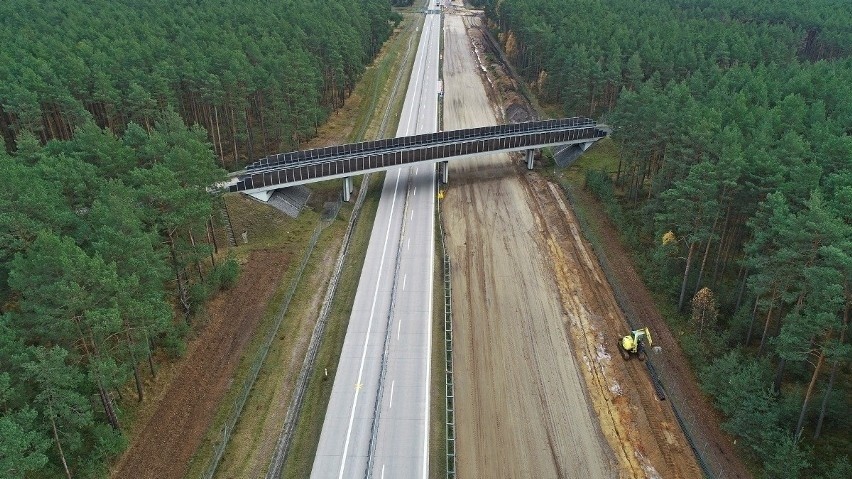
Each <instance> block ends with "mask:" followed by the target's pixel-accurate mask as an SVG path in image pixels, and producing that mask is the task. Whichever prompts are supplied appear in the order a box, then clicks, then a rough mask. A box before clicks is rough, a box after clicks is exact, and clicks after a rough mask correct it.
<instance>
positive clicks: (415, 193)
mask: <svg viewBox="0 0 852 479" xmlns="http://www.w3.org/2000/svg"><path fill="white" fill-rule="evenodd" d="M411 196H417V187H416V186H415V187H414V192H413V193H411Z"/></svg>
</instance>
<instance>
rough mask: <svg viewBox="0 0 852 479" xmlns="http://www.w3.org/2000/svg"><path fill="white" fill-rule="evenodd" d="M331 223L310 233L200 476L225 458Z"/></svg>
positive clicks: (208, 476)
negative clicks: (241, 416)
mask: <svg viewBox="0 0 852 479" xmlns="http://www.w3.org/2000/svg"><path fill="white" fill-rule="evenodd" d="M337 209H338V210H339V209H340V205H339V204H338V206H337ZM334 216H337V212H336V211H335V214H334ZM329 224H330V221H323V222H321V223H320V224H319V225H317V227H316V229H315V230H314V233H313V236H311V239H310V241H309V242H308V244H307V246H306V249H305V254H304V256H303V257H302V262H301V263H300V264H299V269H298V270H297V271H296V275H295V276H294V277H293V279H292V280H291V282H290V288H289V289H288V290H287V294H286V295H285V296H284V299H283V301H282V302H281V307H280V308H279V309H278V315H277V316H276V318H275V323H273V325H272V327H271V328H270V329H269V332H268V333H267V334H266V339H265V340H264V342H263V345H262V346H261V348H260V350H259V351H258V352H257V355H256V356H255V359H254V361H253V362H252V365H251V369H250V370H249V374H248V377H246V380H245V381H244V382H243V385H242V389H241V390H240V393H239V395H238V396H237V398H236V399H235V400H234V405H233V407H232V409H231V412H230V413H229V414H228V419H227V420H226V421H225V425H224V426H222V433H221V435H220V438H219V441H218V442H216V445H215V446H214V449H213V456H212V457H211V458H210V462H209V463H208V466H207V468H206V469H205V471H204V472H203V473H202V474H201V477H202V478H204V479H212V478H213V476H214V475H215V474H216V469H217V468H218V467H219V463H220V462H221V461H222V456H223V455H224V454H225V449H226V448H227V447H228V442H229V441H230V440H231V435H232V434H233V432H234V428H236V425H237V421H239V419H240V414H241V413H242V411H243V407H244V406H245V404H246V401H247V400H248V397H249V394H250V393H251V389H252V387H254V383H255V381H256V380H257V376H258V374H259V373H260V368H262V367H263V363H264V361H265V360H266V356H267V355H268V354H269V349H270V348H271V346H272V342H273V341H274V340H275V337H276V336H277V335H278V329H279V328H280V327H281V323H282V322H283V321H284V316H285V315H286V314H287V310H288V309H289V307H290V302H291V301H292V299H293V296H294V295H295V294H296V288H298V286H299V283H300V281H301V279H302V274H303V273H304V272H305V267H306V266H307V264H308V260H309V259H310V257H311V253H313V250H314V247H315V246H316V244H317V241H318V240H319V236H320V233H322V231H323V230H324V229H325V228H326V227H327V226H328V225H329Z"/></svg>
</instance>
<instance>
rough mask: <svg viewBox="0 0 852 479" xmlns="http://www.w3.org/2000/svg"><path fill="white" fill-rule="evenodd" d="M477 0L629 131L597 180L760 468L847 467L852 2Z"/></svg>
mask: <svg viewBox="0 0 852 479" xmlns="http://www.w3.org/2000/svg"><path fill="white" fill-rule="evenodd" d="M476 3H479V4H481V5H483V6H484V7H485V9H486V11H487V14H488V17H489V21H490V26H491V28H492V29H493V31H494V33H495V34H496V35H497V36H498V38H499V39H500V41H501V44H502V45H503V46H504V49H505V51H506V54H507V56H508V57H509V59H510V61H511V62H513V63H514V66H515V68H516V69H517V70H518V72H519V73H520V75H522V76H523V77H524V79H525V80H526V82H527V84H528V85H529V86H530V89H531V90H532V91H533V93H534V94H535V95H536V96H538V98H539V99H540V100H541V101H542V103H544V104H545V105H554V106H555V107H556V108H557V109H558V110H561V112H560V113H563V114H564V115H565V116H572V115H586V116H591V117H594V118H598V119H600V120H601V121H602V122H603V123H606V124H608V125H610V126H611V127H612V128H613V134H612V138H613V141H614V142H615V145H616V147H617V149H618V151H619V155H618V159H617V160H616V161H614V162H613V164H612V167H611V168H605V169H599V170H595V171H591V172H589V173H588V174H587V177H586V186H587V188H588V189H590V190H591V191H592V192H593V193H594V194H595V195H596V196H597V197H598V198H599V199H600V200H601V202H602V203H603V204H604V205H605V206H606V209H607V211H608V213H609V216H610V217H611V218H612V219H613V220H614V221H615V223H616V224H617V225H618V227H619V229H620V233H621V236H622V238H623V240H624V241H626V242H627V243H628V245H629V246H630V247H631V249H632V250H633V251H634V252H635V257H636V261H637V262H638V263H639V265H640V266H641V269H642V270H644V275H645V280H646V282H647V283H648V284H649V285H650V286H651V288H652V289H653V290H654V291H656V292H657V293H659V295H660V297H661V298H663V302H664V303H667V304H669V305H670V309H671V310H672V314H671V316H672V317H673V318H675V321H679V319H677V318H682V319H681V320H682V321H685V322H689V323H691V324H690V327H688V328H686V329H687V330H688V333H687V334H685V335H684V336H683V337H682V339H683V341H682V342H683V347H684V349H685V350H686V351H687V352H688V354H691V355H692V357H691V358H690V359H691V360H692V362H693V366H694V367H695V369H696V370H697V372H698V374H699V377H700V378H701V382H702V388H703V389H704V391H705V392H706V393H707V394H709V395H710V396H712V397H713V398H714V400H715V404H716V406H717V408H718V409H719V410H720V411H721V412H722V413H723V414H724V416H725V417H726V420H725V422H724V424H723V429H725V430H727V431H728V432H730V433H732V434H733V435H734V436H735V437H736V438H737V439H738V441H739V444H740V447H741V449H742V450H743V452H744V454H745V455H746V456H748V457H749V458H750V459H751V461H752V462H753V463H754V464H755V467H756V469H757V470H760V471H761V472H762V475H758V476H757V477H771V478H798V477H820V478H841V477H849V476H850V474H852V469H850V459H849V454H850V452H852V437H850V435H849V430H850V427H852V423H850V420H849V414H848V412H849V410H850V408H852V402H850V360H852V350H850V346H849V339H848V326H849V313H850V311H849V310H850V306H852V2H848V1H846V0H814V1H808V2H779V1H771V0H647V1H641V2H639V1H635V0H610V1H597V0H576V1H574V0H572V1H568V0H503V1H480V2H476ZM705 288H706V289H705ZM678 312H680V313H678Z"/></svg>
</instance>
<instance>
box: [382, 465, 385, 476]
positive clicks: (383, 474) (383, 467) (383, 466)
mask: <svg viewBox="0 0 852 479" xmlns="http://www.w3.org/2000/svg"><path fill="white" fill-rule="evenodd" d="M382 479H385V465H384V464H382Z"/></svg>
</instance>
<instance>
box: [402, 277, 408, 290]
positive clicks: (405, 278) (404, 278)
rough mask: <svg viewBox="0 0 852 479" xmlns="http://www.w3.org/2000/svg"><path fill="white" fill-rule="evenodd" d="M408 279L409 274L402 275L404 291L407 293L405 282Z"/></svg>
mask: <svg viewBox="0 0 852 479" xmlns="http://www.w3.org/2000/svg"><path fill="white" fill-rule="evenodd" d="M407 279H408V273H406V274H404V275H402V290H403V291H405V280H407Z"/></svg>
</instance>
